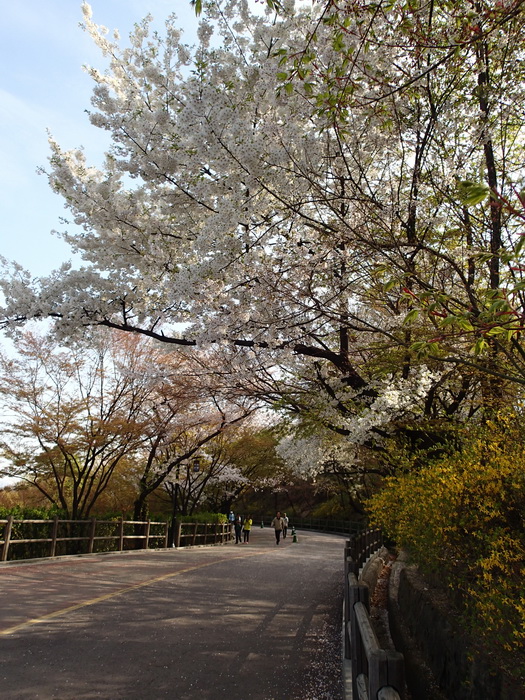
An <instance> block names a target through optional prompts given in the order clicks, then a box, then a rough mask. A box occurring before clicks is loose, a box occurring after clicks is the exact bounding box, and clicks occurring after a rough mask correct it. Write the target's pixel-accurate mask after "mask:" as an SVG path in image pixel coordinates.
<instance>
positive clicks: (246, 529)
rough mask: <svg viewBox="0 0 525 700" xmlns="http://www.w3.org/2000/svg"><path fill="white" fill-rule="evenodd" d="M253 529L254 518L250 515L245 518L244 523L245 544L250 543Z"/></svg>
mask: <svg viewBox="0 0 525 700" xmlns="http://www.w3.org/2000/svg"><path fill="white" fill-rule="evenodd" d="M251 529H252V519H251V518H250V516H249V515H248V517H247V518H244V522H243V524H242V534H243V541H244V544H248V543H249V541H250V530H251Z"/></svg>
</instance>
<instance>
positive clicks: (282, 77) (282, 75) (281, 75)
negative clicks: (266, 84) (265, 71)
mask: <svg viewBox="0 0 525 700" xmlns="http://www.w3.org/2000/svg"><path fill="white" fill-rule="evenodd" d="M287 78H288V73H277V80H286V79H287Z"/></svg>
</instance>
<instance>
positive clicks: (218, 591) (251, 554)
mask: <svg viewBox="0 0 525 700" xmlns="http://www.w3.org/2000/svg"><path fill="white" fill-rule="evenodd" d="M344 541H345V540H344V538H343V537H339V536H337V535H327V534H319V533H312V532H298V542H296V543H293V542H292V538H291V537H290V536H288V537H287V538H286V540H284V541H283V542H282V543H281V544H280V545H279V546H276V545H275V541H274V538H273V534H272V531H271V530H270V529H268V528H265V529H259V528H255V529H254V530H252V542H250V544H248V545H244V544H243V545H234V544H231V545H225V546H219V547H198V548H193V549H183V550H161V551H157V552H132V553H126V554H106V555H91V556H84V557H69V558H61V559H56V560H46V561H43V560H39V561H34V562H31V563H24V564H1V565H0V652H1V653H0V698H1V700H34V699H38V700H48V699H50V698H56V699H58V700H83V699H84V698H103V699H104V700H156V699H157V698H159V699H160V698H173V699H174V700H340V698H341V697H342V685H341V661H340V655H341V650H340V643H341V609H342V608H341V606H342V592H343V591H342V588H343V551H344Z"/></svg>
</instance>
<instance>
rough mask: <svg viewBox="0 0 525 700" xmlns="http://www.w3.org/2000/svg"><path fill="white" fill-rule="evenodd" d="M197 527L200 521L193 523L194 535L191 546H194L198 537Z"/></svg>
mask: <svg viewBox="0 0 525 700" xmlns="http://www.w3.org/2000/svg"><path fill="white" fill-rule="evenodd" d="M197 527H198V523H193V536H192V538H191V546H192V547H194V546H195V541H196V539H197Z"/></svg>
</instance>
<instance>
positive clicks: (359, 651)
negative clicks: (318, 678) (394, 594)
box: [348, 574, 374, 698]
mask: <svg viewBox="0 0 525 700" xmlns="http://www.w3.org/2000/svg"><path fill="white" fill-rule="evenodd" d="M348 578H349V583H350V579H351V578H352V574H349V576H348ZM348 598H349V601H348V602H349V607H350V617H349V622H348V627H349V637H350V648H351V658H352V688H353V693H354V695H353V697H355V698H358V697H359V695H358V690H357V678H358V676H360V675H361V674H362V673H365V674H366V672H367V660H366V654H365V648H364V645H363V640H362V637H361V634H360V633H359V624H358V621H357V611H358V606H357V604H358V603H361V604H362V605H363V606H364V607H365V608H366V610H368V609H369V608H370V602H369V592H368V586H366V585H362V584H355V583H354V584H353V585H349V591H348ZM371 697H374V696H371Z"/></svg>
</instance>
